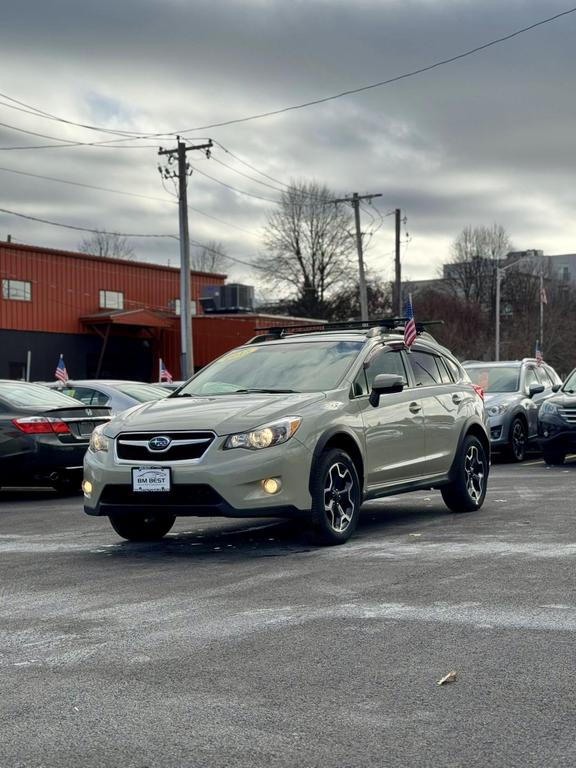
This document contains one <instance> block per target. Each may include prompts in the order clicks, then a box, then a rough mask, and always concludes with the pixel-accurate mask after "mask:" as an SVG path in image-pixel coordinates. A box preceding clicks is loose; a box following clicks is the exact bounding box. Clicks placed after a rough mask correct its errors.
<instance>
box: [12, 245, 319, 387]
mask: <svg viewBox="0 0 576 768" xmlns="http://www.w3.org/2000/svg"><path fill="white" fill-rule="evenodd" d="M190 277H191V297H192V301H193V302H194V304H195V311H196V312H197V313H198V314H197V315H196V316H195V317H194V318H193V321H192V331H193V347H194V367H195V368H196V369H198V368H200V367H202V366H204V365H206V364H207V363H208V362H210V361H211V360H213V359H214V358H215V357H218V356H219V355H221V354H222V353H223V352H226V351H227V350H229V349H232V348H233V347H235V346H238V344H242V343H243V342H244V341H247V340H248V339H249V338H251V337H252V336H254V335H255V332H256V329H257V328H259V327H264V326H270V325H278V324H279V323H283V324H285V325H294V324H298V323H301V322H302V319H299V318H279V317H277V316H273V315H258V314H233V315H203V314H202V307H201V304H200V301H199V299H200V296H201V294H202V290H203V288H204V287H206V286H208V285H223V284H224V281H225V275H222V274H210V273H205V272H191V276H190ZM0 278H1V281H2V283H1V290H0V350H1V352H0V378H13V379H20V378H25V377H26V374H27V362H28V361H30V372H29V373H30V379H31V380H37V381H38V380H39V381H43V380H51V379H53V378H54V370H55V368H56V364H57V362H58V359H59V356H60V354H63V355H64V360H65V363H66V367H67V369H68V374H69V376H70V377H71V378H76V379H81V378H93V377H94V378H97V377H102V378H105V377H110V378H127V379H139V380H144V381H154V380H157V378H158V360H159V358H162V359H163V360H164V362H165V363H166V366H167V368H168V370H169V371H171V373H172V375H173V376H174V378H179V377H180V317H179V303H180V302H179V298H178V297H179V294H180V271H179V270H178V269H177V268H174V267H168V266H163V265H159V264H149V263H144V262H137V261H127V260H122V259H110V258H104V257H100V256H89V255H86V254H82V253H73V252H69V251H58V250H53V249H49V248H40V247H37V246H31V245H21V244H16V243H8V242H0ZM313 322H314V321H313ZM316 322H318V321H316Z"/></svg>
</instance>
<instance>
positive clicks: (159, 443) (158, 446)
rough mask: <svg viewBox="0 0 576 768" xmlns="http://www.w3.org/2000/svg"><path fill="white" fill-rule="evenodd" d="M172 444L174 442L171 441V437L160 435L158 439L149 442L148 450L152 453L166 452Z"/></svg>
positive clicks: (154, 438)
mask: <svg viewBox="0 0 576 768" xmlns="http://www.w3.org/2000/svg"><path fill="white" fill-rule="evenodd" d="M171 442H172V440H170V438H169V437H165V436H164V435H158V436H157V437H153V438H152V440H149V441H148V448H149V449H150V450H151V451H165V450H166V449H167V448H168V447H169V446H170V443H171Z"/></svg>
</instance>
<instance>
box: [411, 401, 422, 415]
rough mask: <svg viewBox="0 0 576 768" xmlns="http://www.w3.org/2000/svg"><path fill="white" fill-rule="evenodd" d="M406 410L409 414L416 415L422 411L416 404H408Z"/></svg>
mask: <svg viewBox="0 0 576 768" xmlns="http://www.w3.org/2000/svg"><path fill="white" fill-rule="evenodd" d="M408 410H409V411H410V413H418V412H419V411H421V410H422V406H421V405H419V404H418V403H416V402H414V403H410V405H409V406H408Z"/></svg>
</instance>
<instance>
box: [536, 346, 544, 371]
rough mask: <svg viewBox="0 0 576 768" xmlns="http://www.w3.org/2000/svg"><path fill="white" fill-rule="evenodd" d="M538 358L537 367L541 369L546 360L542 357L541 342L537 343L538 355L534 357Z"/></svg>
mask: <svg viewBox="0 0 576 768" xmlns="http://www.w3.org/2000/svg"><path fill="white" fill-rule="evenodd" d="M534 357H535V358H536V365H537V366H538V367H540V366H541V365H542V363H543V361H544V358H543V357H542V350H541V349H540V342H539V341H537V342H536V354H535V355H534Z"/></svg>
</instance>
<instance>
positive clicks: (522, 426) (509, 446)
mask: <svg viewBox="0 0 576 768" xmlns="http://www.w3.org/2000/svg"><path fill="white" fill-rule="evenodd" d="M464 365H465V368H466V371H467V373H468V375H469V376H470V378H471V379H472V381H473V382H474V383H475V384H476V385H478V386H480V387H482V389H483V390H484V393H485V401H486V414H487V416H488V420H489V423H490V442H491V444H492V448H493V450H496V451H501V452H502V453H503V454H504V455H505V456H506V457H507V458H508V459H510V460H511V461H523V460H524V458H525V456H526V449H527V448H528V447H529V445H530V444H534V445H536V443H537V439H538V411H539V409H540V406H541V404H542V403H543V402H544V401H545V400H547V399H548V398H549V397H552V395H553V394H554V393H555V392H557V391H558V390H559V389H560V387H561V385H562V380H561V379H560V377H559V376H558V374H557V373H556V371H555V370H554V369H553V368H551V367H550V366H549V365H547V364H546V363H542V364H541V365H538V362H537V361H536V359H534V358H524V359H523V360H511V361H502V362H498V363H492V362H491V363H481V362H473V363H465V364H464Z"/></svg>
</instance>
